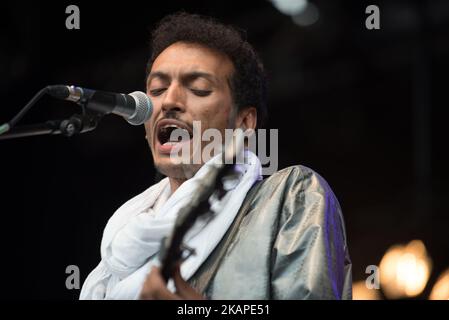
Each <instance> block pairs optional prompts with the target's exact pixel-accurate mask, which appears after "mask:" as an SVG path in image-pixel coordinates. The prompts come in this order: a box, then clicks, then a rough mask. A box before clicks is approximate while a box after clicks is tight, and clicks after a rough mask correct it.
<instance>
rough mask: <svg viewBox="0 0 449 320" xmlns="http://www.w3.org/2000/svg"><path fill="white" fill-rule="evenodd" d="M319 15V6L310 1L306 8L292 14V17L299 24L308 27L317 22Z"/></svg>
mask: <svg viewBox="0 0 449 320" xmlns="http://www.w3.org/2000/svg"><path fill="white" fill-rule="evenodd" d="M319 16H320V15H319V12H318V8H317V7H316V6H315V5H314V4H313V3H308V4H307V6H306V8H305V9H304V10H303V11H301V12H300V13H297V14H295V15H294V16H292V19H293V22H295V23H296V24H297V25H300V26H303V27H307V26H310V25H312V24H314V23H315V22H317V21H318V18H319Z"/></svg>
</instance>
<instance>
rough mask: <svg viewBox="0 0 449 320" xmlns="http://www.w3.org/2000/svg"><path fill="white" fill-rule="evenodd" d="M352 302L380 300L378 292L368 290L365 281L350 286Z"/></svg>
mask: <svg viewBox="0 0 449 320" xmlns="http://www.w3.org/2000/svg"><path fill="white" fill-rule="evenodd" d="M352 299H353V300H380V299H381V297H380V294H379V290H377V289H369V288H367V286H366V283H365V281H357V282H354V283H353V285H352Z"/></svg>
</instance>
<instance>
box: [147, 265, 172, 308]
mask: <svg viewBox="0 0 449 320" xmlns="http://www.w3.org/2000/svg"><path fill="white" fill-rule="evenodd" d="M140 299H144V300H179V299H181V297H180V296H178V295H176V294H174V293H172V292H170V290H168V289H167V286H166V283H165V281H164V279H163V278H162V275H161V272H160V269H159V268H157V267H153V268H152V269H151V272H150V274H149V275H148V276H147V278H146V280H145V283H144V285H143V288H142V291H141V293H140Z"/></svg>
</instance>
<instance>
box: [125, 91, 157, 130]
mask: <svg viewBox="0 0 449 320" xmlns="http://www.w3.org/2000/svg"><path fill="white" fill-rule="evenodd" d="M129 95H130V96H131V97H133V99H134V101H135V102H136V112H135V113H134V114H133V115H132V116H131V117H129V118H128V119H127V120H126V121H128V123H130V124H132V125H135V126H138V125H141V124H143V123H144V122H146V121H147V120H148V119H150V117H151V114H152V113H153V104H152V103H151V100H150V98H148V96H147V95H146V94H145V93H143V92H142V91H134V92H132V93H130V94H129Z"/></svg>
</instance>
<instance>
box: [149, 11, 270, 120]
mask: <svg viewBox="0 0 449 320" xmlns="http://www.w3.org/2000/svg"><path fill="white" fill-rule="evenodd" d="M245 38H246V35H245V34H244V33H243V32H241V31H239V30H237V29H236V28H234V27H232V26H229V25H224V24H222V23H220V22H218V21H217V20H215V19H213V18H211V17H206V16H201V15H198V14H190V13H186V12H178V13H175V14H171V15H168V16H166V17H164V18H163V19H162V20H161V21H160V22H159V24H158V26H157V27H156V29H154V31H153V32H152V41H151V49H152V52H151V58H150V60H149V61H148V65H147V76H148V73H149V72H150V70H151V66H152V64H153V62H154V60H156V58H157V56H158V55H159V54H160V53H161V52H162V51H164V50H165V49H166V48H167V47H169V46H170V45H172V44H174V43H176V42H181V41H182V42H188V43H196V44H200V45H203V46H206V47H208V48H212V49H215V50H217V51H219V52H221V53H224V54H226V55H227V56H228V57H229V59H230V60H231V62H232V63H233V65H234V69H235V72H234V73H233V75H232V77H231V79H229V80H230V81H229V84H230V88H231V92H232V96H233V101H234V104H235V105H236V107H237V110H242V109H245V108H247V107H255V108H256V109H257V127H259V128H260V127H262V126H263V125H264V123H265V120H266V117H267V105H266V95H267V93H266V92H267V78H266V75H265V71H264V67H263V64H262V62H261V60H260V58H259V57H258V55H257V53H256V51H255V50H254V48H253V47H252V46H251V45H250V44H249V43H248V42H247V41H246V40H245Z"/></svg>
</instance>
